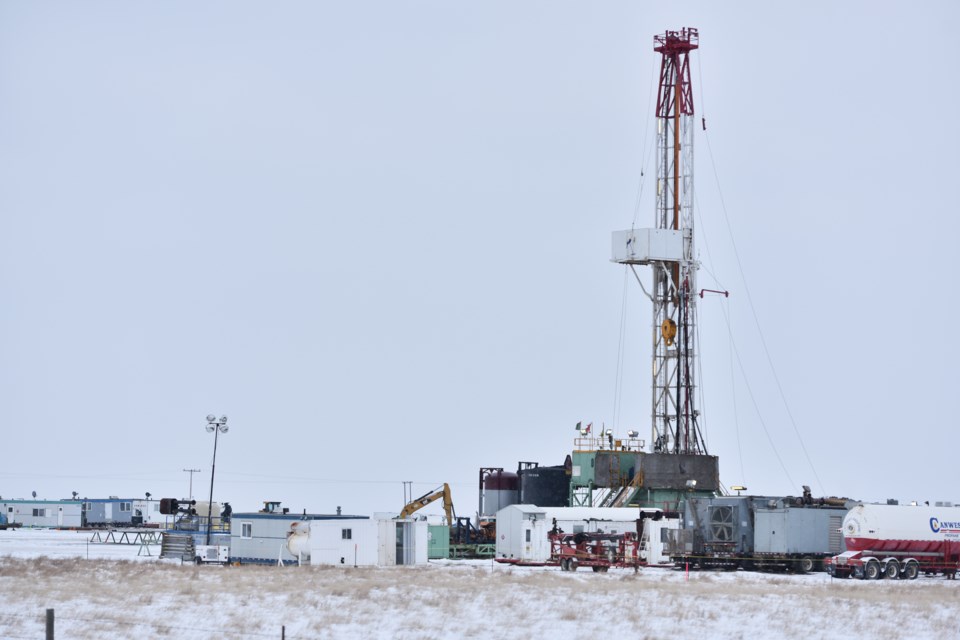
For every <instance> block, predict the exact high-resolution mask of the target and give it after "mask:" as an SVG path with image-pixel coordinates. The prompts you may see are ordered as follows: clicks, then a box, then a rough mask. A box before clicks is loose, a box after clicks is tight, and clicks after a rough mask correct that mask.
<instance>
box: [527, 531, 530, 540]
mask: <svg viewBox="0 0 960 640" xmlns="http://www.w3.org/2000/svg"><path fill="white" fill-rule="evenodd" d="M527 542H530V529H527Z"/></svg>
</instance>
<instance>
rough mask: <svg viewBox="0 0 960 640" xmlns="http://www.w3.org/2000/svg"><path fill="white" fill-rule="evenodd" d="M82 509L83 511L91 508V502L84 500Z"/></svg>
mask: <svg viewBox="0 0 960 640" xmlns="http://www.w3.org/2000/svg"><path fill="white" fill-rule="evenodd" d="M83 510H84V511H91V510H93V504H92V503H90V502H84V503H83Z"/></svg>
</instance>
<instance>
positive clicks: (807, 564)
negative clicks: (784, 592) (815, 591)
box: [798, 558, 813, 573]
mask: <svg viewBox="0 0 960 640" xmlns="http://www.w3.org/2000/svg"><path fill="white" fill-rule="evenodd" d="M798 567H799V569H800V573H810V572H811V571H813V558H800V564H799V565H798Z"/></svg>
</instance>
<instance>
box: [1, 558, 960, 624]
mask: <svg viewBox="0 0 960 640" xmlns="http://www.w3.org/2000/svg"><path fill="white" fill-rule="evenodd" d="M0 578H2V581H3V591H2V595H0V636H4V635H7V634H8V635H9V636H10V637H17V636H19V637H38V636H39V635H40V634H41V633H42V628H43V626H42V624H43V620H42V619H43V612H44V610H45V609H46V608H48V607H52V608H54V609H55V610H56V615H57V631H58V636H59V637H69V638H78V639H81V640H82V639H84V638H103V637H152V636H156V637H176V638H193V637H196V638H206V637H210V636H212V635H215V636H218V637H236V638H258V637H264V638H266V637H273V638H277V637H279V636H280V628H281V626H285V627H286V632H287V637H288V638H340V637H363V638H368V637H372V638H378V637H379V638H449V637H477V638H481V637H482V638H488V637H490V633H491V631H492V630H494V629H496V630H497V633H496V634H495V635H496V636H497V637H518V638H519V637H528V636H529V635H530V633H531V632H535V631H536V630H548V631H551V632H555V635H558V636H562V637H565V638H579V637H583V638H590V637H595V633H594V632H595V630H596V628H597V627H598V625H602V626H603V628H604V629H605V634H606V635H619V636H623V637H638V638H643V637H651V638H660V637H665V636H667V635H672V634H673V632H675V631H676V630H677V629H681V630H683V632H684V633H683V635H691V636H692V635H707V636H709V637H712V638H737V637H757V635H756V633H757V632H758V631H760V630H762V631H763V634H762V635H764V636H769V637H784V638H803V639H805V640H806V639H807V638H818V637H822V638H827V637H833V635H834V634H833V632H832V631H831V629H836V627H835V626H834V622H835V621H836V620H844V621H846V624H847V625H853V626H852V627H848V628H863V627H857V625H859V624H868V625H869V627H870V628H871V632H872V633H874V634H876V635H878V636H879V637H885V638H898V637H910V638H922V637H937V636H940V637H943V636H944V635H949V634H950V633H951V632H952V631H953V628H954V627H953V620H954V619H955V618H956V616H957V614H958V613H960V587H955V586H954V585H955V584H957V583H953V582H948V581H946V580H943V579H939V580H929V579H921V580H918V581H914V582H872V583H869V582H861V581H849V580H836V581H832V582H831V581H826V580H817V579H814V580H811V579H804V578H791V577H776V576H757V575H756V574H742V573H741V574H733V575H730V574H712V573H703V574H692V575H691V577H690V579H689V581H687V580H685V579H684V577H683V575H682V574H680V573H675V572H670V571H657V570H647V571H645V572H642V573H640V574H639V575H635V574H633V573H632V572H610V573H609V574H593V573H591V572H577V573H574V574H569V573H563V572H560V571H555V570H547V571H544V570H527V569H510V568H502V567H491V566H488V565H481V566H477V565H467V566H433V565H431V566H428V567H417V568H402V567H398V568H390V569H372V568H358V569H353V568H341V567H336V568H319V567H302V568H286V569H278V568H276V567H250V566H245V567H227V568H221V567H194V566H180V565H177V564H167V563H159V562H157V563H153V562H150V563H143V562H140V563H136V562H124V561H103V560H99V561H97V560H94V561H88V560H75V559H65V560H59V559H58V560H50V559H47V558H37V559H30V560H22V559H13V558H0ZM811 619H813V620H816V621H819V622H820V624H811ZM904 621H910V624H909V626H905V625H904Z"/></svg>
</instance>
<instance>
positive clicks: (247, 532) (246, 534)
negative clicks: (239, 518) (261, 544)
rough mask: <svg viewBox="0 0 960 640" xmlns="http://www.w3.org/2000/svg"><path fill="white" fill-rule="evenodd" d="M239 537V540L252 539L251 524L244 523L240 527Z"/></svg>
mask: <svg viewBox="0 0 960 640" xmlns="http://www.w3.org/2000/svg"><path fill="white" fill-rule="evenodd" d="M240 537H241V538H252V537H253V523H252V522H244V523H243V524H241V525H240Z"/></svg>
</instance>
